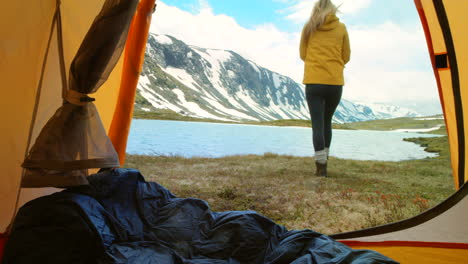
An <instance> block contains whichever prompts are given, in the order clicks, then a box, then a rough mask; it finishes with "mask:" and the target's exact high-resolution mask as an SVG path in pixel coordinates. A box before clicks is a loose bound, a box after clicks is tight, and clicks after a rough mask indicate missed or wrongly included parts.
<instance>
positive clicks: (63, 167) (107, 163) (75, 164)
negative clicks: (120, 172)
mask: <svg viewBox="0 0 468 264" xmlns="http://www.w3.org/2000/svg"><path fill="white" fill-rule="evenodd" d="M119 166H120V165H119V163H116V161H115V159H110V158H109V159H86V160H71V161H65V162H64V161H62V160H26V161H25V162H24V163H23V167H25V168H28V169H48V170H60V171H72V170H81V169H92V168H115V167H119Z"/></svg>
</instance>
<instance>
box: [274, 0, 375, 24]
mask: <svg viewBox="0 0 468 264" xmlns="http://www.w3.org/2000/svg"><path fill="white" fill-rule="evenodd" d="M278 1H280V2H283V3H288V4H290V6H289V7H287V8H286V9H283V10H280V11H279V12H280V13H282V14H285V15H286V19H288V20H290V21H292V22H294V23H296V24H304V23H305V22H306V21H307V19H309V16H310V13H311V12H312V8H313V6H314V5H315V3H316V2H317V1H318V0H278ZM371 2H372V0H335V1H333V3H334V4H335V5H337V6H340V9H339V10H340V12H341V13H342V14H343V15H345V16H346V15H352V14H356V13H358V12H359V11H360V10H362V9H364V8H366V7H368V6H369V5H370V4H371Z"/></svg>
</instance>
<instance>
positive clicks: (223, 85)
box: [135, 34, 417, 123]
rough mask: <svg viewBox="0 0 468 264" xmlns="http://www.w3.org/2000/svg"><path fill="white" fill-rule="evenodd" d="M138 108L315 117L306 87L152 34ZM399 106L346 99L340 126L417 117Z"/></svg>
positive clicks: (225, 54)
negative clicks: (307, 98) (307, 99)
mask: <svg viewBox="0 0 468 264" xmlns="http://www.w3.org/2000/svg"><path fill="white" fill-rule="evenodd" d="M135 109H138V110H144V111H154V110H156V109H169V110H173V111H175V112H177V113H180V114H182V115H187V116H192V117H200V118H211V119H217V120H226V121H242V120H249V121H263V120H276V119H309V112H308V107H307V104H306V100H305V94H304V87H303V85H302V84H298V83H296V82H295V81H293V80H292V79H291V78H289V77H286V76H284V75H281V74H278V73H276V72H272V71H270V70H268V69H266V68H263V67H261V66H259V65H257V64H256V63H255V62H253V61H250V60H247V59H245V58H243V57H242V56H240V55H239V54H237V53H235V52H233V51H228V50H218V49H206V48H200V47H195V46H189V45H187V44H185V43H184V42H182V41H180V40H178V39H176V38H174V37H172V36H168V35H156V34H150V36H149V38H148V43H147V49H146V53H145V62H144V65H143V70H142V72H141V76H140V79H139V83H138V90H137V95H136V101H135ZM405 111H406V110H402V109H401V108H400V109H399V108H398V107H395V106H383V105H366V104H356V103H353V102H350V101H348V100H345V99H343V100H342V101H341V103H340V105H339V106H338V108H337V111H336V113H335V116H334V119H333V120H334V122H337V123H344V122H356V121H364V120H374V119H381V118H392V117H399V116H398V115H402V116H408V115H409V116H417V113H413V112H411V113H410V111H406V112H405Z"/></svg>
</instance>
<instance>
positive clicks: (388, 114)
mask: <svg viewBox="0 0 468 264" xmlns="http://www.w3.org/2000/svg"><path fill="white" fill-rule="evenodd" d="M355 104H357V105H363V106H367V107H370V108H371V109H372V111H373V112H374V113H375V114H376V115H377V116H379V119H386V118H397V117H420V116H422V114H420V113H417V112H416V111H414V110H411V109H409V108H405V107H400V106H396V105H389V104H381V103H362V102H355Z"/></svg>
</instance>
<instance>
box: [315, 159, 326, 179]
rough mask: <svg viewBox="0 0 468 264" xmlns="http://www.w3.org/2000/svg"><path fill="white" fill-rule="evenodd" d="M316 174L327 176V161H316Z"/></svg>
mask: <svg viewBox="0 0 468 264" xmlns="http://www.w3.org/2000/svg"><path fill="white" fill-rule="evenodd" d="M315 167H316V171H315V175H316V176H322V177H327V163H323V164H322V163H320V162H315Z"/></svg>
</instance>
